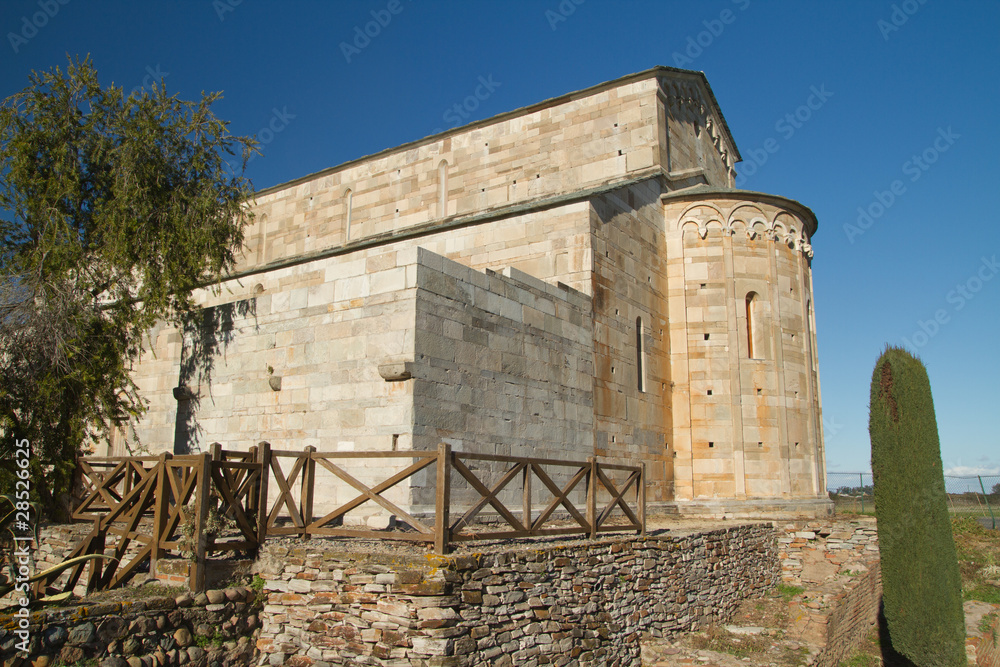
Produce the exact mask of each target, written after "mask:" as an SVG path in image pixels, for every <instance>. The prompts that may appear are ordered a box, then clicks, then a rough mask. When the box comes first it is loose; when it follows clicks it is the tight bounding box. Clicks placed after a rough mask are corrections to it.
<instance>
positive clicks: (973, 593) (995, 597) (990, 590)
mask: <svg viewBox="0 0 1000 667" xmlns="http://www.w3.org/2000/svg"><path fill="white" fill-rule="evenodd" d="M962 597H963V598H964V599H966V600H979V601H980V602H988V603H990V604H1000V588H997V587H996V586H992V585H990V584H986V583H979V584H974V585H973V586H971V587H970V588H965V587H964V586H963V587H962Z"/></svg>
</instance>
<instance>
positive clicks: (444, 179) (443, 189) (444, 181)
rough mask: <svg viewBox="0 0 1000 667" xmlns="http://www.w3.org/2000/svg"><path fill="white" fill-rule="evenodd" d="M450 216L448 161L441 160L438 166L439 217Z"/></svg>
mask: <svg viewBox="0 0 1000 667" xmlns="http://www.w3.org/2000/svg"><path fill="white" fill-rule="evenodd" d="M447 216H448V161H447V160H441V162H440V163H439V164H438V205H437V217H439V218H445V217H447Z"/></svg>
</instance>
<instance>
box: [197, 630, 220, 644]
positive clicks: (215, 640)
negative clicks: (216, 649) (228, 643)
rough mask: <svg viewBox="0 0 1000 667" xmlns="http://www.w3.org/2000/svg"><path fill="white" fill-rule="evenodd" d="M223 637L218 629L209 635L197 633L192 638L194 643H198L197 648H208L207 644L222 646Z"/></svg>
mask: <svg viewBox="0 0 1000 667" xmlns="http://www.w3.org/2000/svg"><path fill="white" fill-rule="evenodd" d="M223 641H225V638H224V637H223V636H222V633H221V632H219V631H218V630H216V631H215V634H214V635H212V636H211V637H205V636H204V635H198V636H196V637H195V638H194V643H195V644H197V645H198V647H199V648H208V647H209V646H222V643H223Z"/></svg>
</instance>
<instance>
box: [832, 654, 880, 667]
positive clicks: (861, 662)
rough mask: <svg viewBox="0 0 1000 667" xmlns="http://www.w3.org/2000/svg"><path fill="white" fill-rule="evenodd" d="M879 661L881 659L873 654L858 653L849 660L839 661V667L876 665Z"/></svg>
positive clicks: (872, 666) (876, 666)
mask: <svg viewBox="0 0 1000 667" xmlns="http://www.w3.org/2000/svg"><path fill="white" fill-rule="evenodd" d="M881 663H882V661H881V660H879V659H878V658H876V657H875V656H872V655H867V654H865V653H858V654H856V655H854V656H852V657H851V659H850V660H845V661H844V662H841V663H840V667H878V665H880V664H881Z"/></svg>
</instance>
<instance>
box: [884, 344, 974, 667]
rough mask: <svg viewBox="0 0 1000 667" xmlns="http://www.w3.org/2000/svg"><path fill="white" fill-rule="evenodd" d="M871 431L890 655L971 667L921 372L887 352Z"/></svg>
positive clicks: (923, 663)
mask: <svg viewBox="0 0 1000 667" xmlns="http://www.w3.org/2000/svg"><path fill="white" fill-rule="evenodd" d="M868 429H869V432H870V434H871V442H872V472H873V473H874V478H875V514H876V516H877V518H878V542H879V552H880V554H881V561H882V589H883V592H882V596H883V597H882V599H883V605H884V613H885V618H886V622H887V624H888V629H889V636H890V639H891V641H892V646H893V648H894V649H895V650H896V651H897V652H899V653H901V654H903V655H904V656H906V657H907V658H908V659H910V660H911V661H913V662H914V663H915V664H917V665H919V666H920V667H932V666H934V667H937V666H942V667H944V666H947V667H951V666H953V665H966V657H965V618H964V613H963V610H962V580H961V577H960V575H959V571H958V558H957V556H956V554H955V541H954V538H953V537H952V533H951V520H950V517H949V516H948V499H947V496H946V494H945V487H944V476H943V472H942V469H941V448H940V443H939V442H938V430H937V420H936V419H935V417H934V401H933V399H932V398H931V385H930V380H929V379H928V377H927V370H926V369H925V368H924V365H923V364H922V363H921V362H920V361H919V360H918V359H916V358H915V357H914V356H913V355H911V354H910V353H909V352H907V351H906V350H903V349H901V348H893V347H887V348H886V350H885V351H884V352H883V353H882V356H881V357H879V360H878V362H877V363H876V364H875V371H874V373H873V374H872V384H871V403H870V406H869V424H868Z"/></svg>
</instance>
